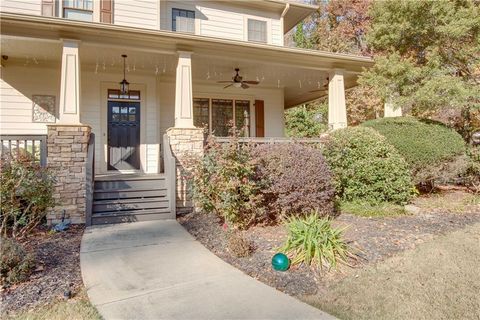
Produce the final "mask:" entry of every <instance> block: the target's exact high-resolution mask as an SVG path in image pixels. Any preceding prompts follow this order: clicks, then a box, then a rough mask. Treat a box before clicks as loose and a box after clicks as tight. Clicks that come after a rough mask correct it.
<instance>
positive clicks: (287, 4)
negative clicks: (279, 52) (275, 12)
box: [280, 3, 290, 46]
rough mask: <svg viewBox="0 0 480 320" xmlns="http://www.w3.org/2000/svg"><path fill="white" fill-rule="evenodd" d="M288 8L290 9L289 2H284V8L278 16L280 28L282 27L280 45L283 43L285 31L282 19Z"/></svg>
mask: <svg viewBox="0 0 480 320" xmlns="http://www.w3.org/2000/svg"><path fill="white" fill-rule="evenodd" d="M288 10H290V3H286V4H285V8H284V9H283V11H282V15H281V16H280V28H282V34H283V37H282V46H284V45H285V33H284V30H285V28H284V26H283V23H284V22H283V20H284V18H285V15H286V14H287V12H288Z"/></svg>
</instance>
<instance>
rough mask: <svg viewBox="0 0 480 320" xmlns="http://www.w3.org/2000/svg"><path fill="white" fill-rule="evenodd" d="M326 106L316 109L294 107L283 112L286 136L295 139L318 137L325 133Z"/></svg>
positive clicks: (326, 126)
mask: <svg viewBox="0 0 480 320" xmlns="http://www.w3.org/2000/svg"><path fill="white" fill-rule="evenodd" d="M327 110H328V107H327V105H326V104H323V105H320V107H319V108H317V109H313V110H311V109H307V108H306V107H305V106H301V107H295V108H291V109H289V110H287V111H286V112H285V131H286V134H287V136H289V137H295V138H313V137H319V136H320V135H321V134H322V133H324V132H325V131H327V129H328V124H327Z"/></svg>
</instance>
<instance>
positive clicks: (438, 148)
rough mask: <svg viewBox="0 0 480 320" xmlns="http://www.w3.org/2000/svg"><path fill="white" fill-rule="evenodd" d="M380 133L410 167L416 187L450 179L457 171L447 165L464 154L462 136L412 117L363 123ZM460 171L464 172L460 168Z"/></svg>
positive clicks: (439, 125) (438, 124)
mask: <svg viewBox="0 0 480 320" xmlns="http://www.w3.org/2000/svg"><path fill="white" fill-rule="evenodd" d="M362 126H364V127H369V128H373V129H375V130H377V131H378V132H379V133H380V134H382V135H383V136H384V137H385V138H386V139H387V141H388V142H389V143H390V144H392V145H393V146H394V147H395V148H396V149H397V150H398V152H400V154H401V155H402V156H403V157H404V159H405V160H406V161H407V163H408V164H409V167H410V170H411V172H412V177H413V181H414V183H415V184H426V185H431V184H433V182H434V181H435V180H437V179H443V180H449V179H452V178H455V177H456V176H457V175H458V171H457V170H453V171H447V170H446V169H447V168H445V166H446V165H447V164H448V163H449V162H451V161H453V160H456V158H457V157H459V156H461V155H462V154H464V152H465V143H464V141H463V139H462V137H461V136H460V135H459V134H458V133H457V132H456V131H454V130H452V129H449V128H447V127H446V126H445V125H443V124H441V123H439V122H434V121H427V120H418V119H416V118H413V117H398V118H383V119H376V120H371V121H367V122H364V123H363V124H362ZM460 170H461V169H460Z"/></svg>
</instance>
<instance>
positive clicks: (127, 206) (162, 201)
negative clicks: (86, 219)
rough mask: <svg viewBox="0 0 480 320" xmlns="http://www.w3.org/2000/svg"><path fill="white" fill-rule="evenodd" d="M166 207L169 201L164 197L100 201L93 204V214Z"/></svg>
mask: <svg viewBox="0 0 480 320" xmlns="http://www.w3.org/2000/svg"><path fill="white" fill-rule="evenodd" d="M168 207H169V201H168V199H167V198H165V197H155V198H146V199H120V200H100V201H94V202H93V213H99V212H108V211H125V210H142V209H157V208H162V209H163V208H168Z"/></svg>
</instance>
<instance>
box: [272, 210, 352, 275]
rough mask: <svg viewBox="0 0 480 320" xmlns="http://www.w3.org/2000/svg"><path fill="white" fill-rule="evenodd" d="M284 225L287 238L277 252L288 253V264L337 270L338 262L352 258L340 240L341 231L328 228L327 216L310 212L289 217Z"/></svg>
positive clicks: (329, 224)
mask: <svg viewBox="0 0 480 320" xmlns="http://www.w3.org/2000/svg"><path fill="white" fill-rule="evenodd" d="M285 225H286V228H287V231H288V238H287V241H286V242H285V244H284V245H283V247H281V248H280V249H279V251H281V252H285V253H286V254H287V255H289V256H290V258H291V260H292V265H295V264H300V263H304V264H306V265H308V266H312V267H318V268H320V269H323V268H325V267H326V268H327V269H331V268H333V269H337V267H338V264H340V263H343V264H348V259H349V258H352V257H353V254H352V253H351V252H350V249H349V247H348V245H347V244H346V243H345V241H344V240H343V231H344V230H343V229H337V228H334V227H332V225H331V220H330V219H329V218H321V217H319V216H318V214H317V213H316V212H313V213H310V214H309V215H307V216H305V217H295V216H292V217H289V218H287V220H286V224H285Z"/></svg>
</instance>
